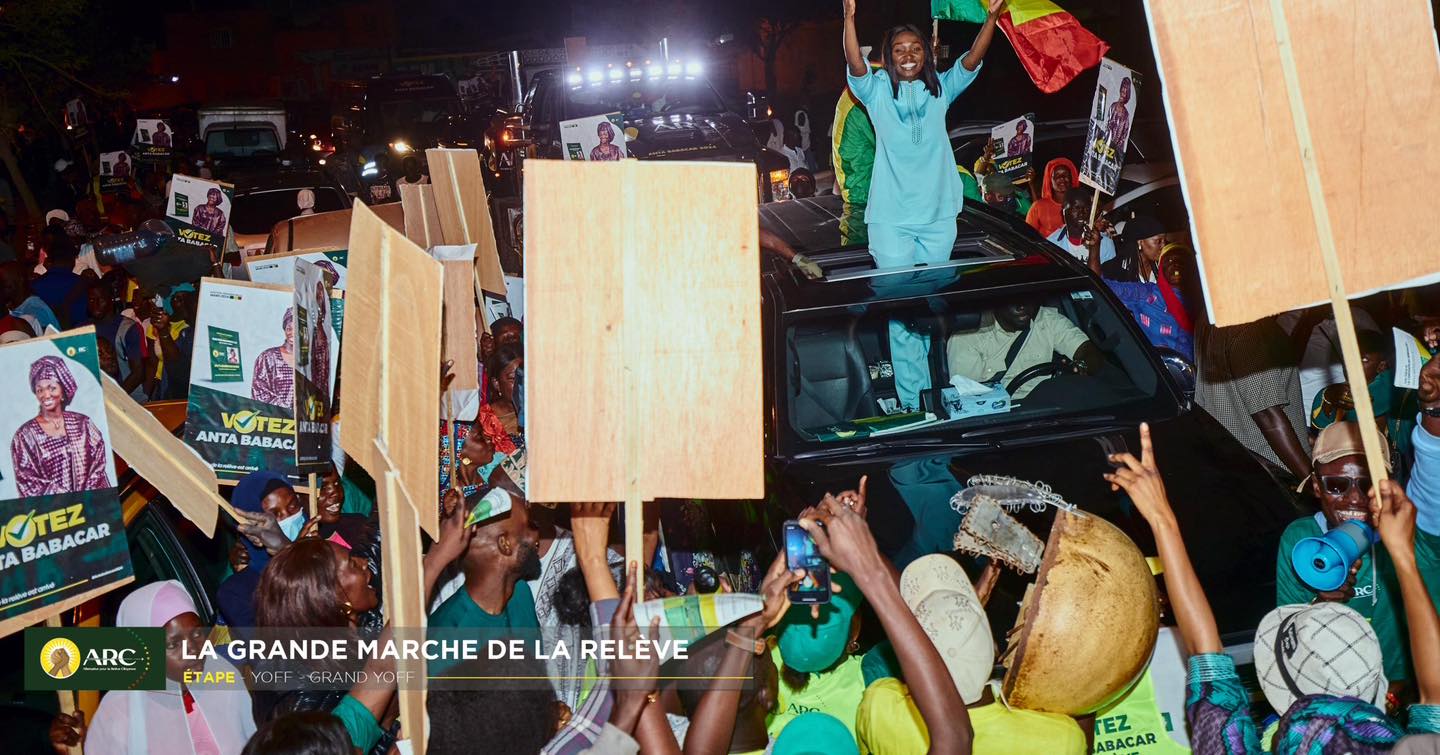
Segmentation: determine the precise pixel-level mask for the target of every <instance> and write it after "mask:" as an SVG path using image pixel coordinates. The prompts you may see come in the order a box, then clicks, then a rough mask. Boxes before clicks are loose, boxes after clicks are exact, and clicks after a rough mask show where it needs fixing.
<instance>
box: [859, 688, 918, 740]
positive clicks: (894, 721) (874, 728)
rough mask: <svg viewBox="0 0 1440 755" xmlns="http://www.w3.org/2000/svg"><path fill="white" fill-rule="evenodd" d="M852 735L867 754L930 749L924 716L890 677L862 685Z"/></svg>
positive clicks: (907, 691) (905, 692)
mask: <svg viewBox="0 0 1440 755" xmlns="http://www.w3.org/2000/svg"><path fill="white" fill-rule="evenodd" d="M855 738H856V739H858V740H860V741H861V742H863V743H864V744H865V752H867V753H870V755H907V754H908V753H915V752H925V751H927V750H929V749H930V737H929V729H927V728H926V726H925V717H924V716H922V715H920V709H919V708H917V707H915V698H913V697H911V696H910V689H909V688H908V687H906V686H905V683H904V682H902V681H900V680H899V679H896V678H895V677H893V676H890V677H886V678H884V679H876V680H875V681H874V682H872V683H871V684H870V686H869V687H866V688H865V696H864V697H862V698H860V708H859V709H858V710H856V711H855Z"/></svg>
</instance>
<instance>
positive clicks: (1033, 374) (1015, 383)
mask: <svg viewBox="0 0 1440 755" xmlns="http://www.w3.org/2000/svg"><path fill="white" fill-rule="evenodd" d="M1073 371H1074V365H1073V363H1072V362H1071V361H1070V359H1069V357H1065V356H1062V355H1060V354H1055V356H1054V357H1053V358H1052V359H1051V360H1050V361H1048V362H1041V363H1040V364H1036V365H1032V366H1030V367H1026V368H1025V369H1023V370H1021V371H1020V374H1019V375H1016V376H1015V377H1014V378H1013V379H1011V381H1010V382H1009V383H1007V384H1006V385H1005V392H1006V393H1008V394H1010V395H1011V396H1014V395H1015V391H1016V390H1018V389H1019V388H1020V386H1022V385H1025V384H1026V383H1028V382H1030V381H1031V380H1034V379H1036V378H1040V377H1047V378H1048V377H1051V376H1054V375H1058V374H1060V373H1062V372H1073Z"/></svg>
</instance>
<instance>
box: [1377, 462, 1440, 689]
mask: <svg viewBox="0 0 1440 755" xmlns="http://www.w3.org/2000/svg"><path fill="white" fill-rule="evenodd" d="M1378 496H1379V500H1378V507H1377V502H1376V501H1374V500H1373V495H1372V503H1371V507H1372V509H1376V511H1375V513H1376V518H1377V520H1378V525H1379V527H1378V529H1379V530H1380V539H1381V541H1382V542H1384V543H1385V550H1387V551H1389V552H1390V560H1391V561H1392V562H1394V564H1395V574H1396V576H1397V577H1398V578H1399V580H1400V595H1401V597H1403V598H1404V600H1405V620H1406V622H1407V623H1408V624H1409V625H1410V655H1411V656H1412V657H1413V658H1414V659H1415V682H1416V687H1418V689H1419V692H1420V702H1421V703H1422V704H1426V705H1433V704H1435V703H1440V617H1437V616H1436V615H1435V604H1434V603H1433V602H1432V601H1431V600H1430V593H1429V591H1427V590H1426V589H1425V579H1424V578H1423V577H1422V576H1421V574H1420V567H1419V565H1418V562H1417V560H1416V558H1415V504H1414V503H1412V502H1411V501H1410V498H1409V496H1407V495H1405V491H1404V489H1402V488H1401V487H1400V483H1397V482H1395V481H1394V480H1383V481H1381V482H1380V485H1379V487H1378Z"/></svg>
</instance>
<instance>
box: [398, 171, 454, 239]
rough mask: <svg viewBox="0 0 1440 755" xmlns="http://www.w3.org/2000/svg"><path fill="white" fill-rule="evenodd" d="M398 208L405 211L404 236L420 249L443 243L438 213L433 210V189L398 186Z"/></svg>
mask: <svg viewBox="0 0 1440 755" xmlns="http://www.w3.org/2000/svg"><path fill="white" fill-rule="evenodd" d="M400 206H401V207H402V208H404V211H405V236H406V238H409V239H410V240H411V241H413V242H415V245H416V246H418V247H420V248H421V249H429V248H430V247H432V246H437V245H439V244H443V243H445V237H444V236H443V235H442V233H441V230H440V213H439V211H438V210H436V209H435V187H434V186H432V185H430V184H400Z"/></svg>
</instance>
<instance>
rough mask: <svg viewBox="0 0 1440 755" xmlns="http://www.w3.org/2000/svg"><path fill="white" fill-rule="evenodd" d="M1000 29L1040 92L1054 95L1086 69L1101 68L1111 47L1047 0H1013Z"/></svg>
mask: <svg viewBox="0 0 1440 755" xmlns="http://www.w3.org/2000/svg"><path fill="white" fill-rule="evenodd" d="M1000 30H1001V31H1003V32H1005V36H1006V37H1009V38H1010V46H1011V47H1014V48H1015V54H1016V55H1018V56H1019V57H1020V63H1021V64H1022V65H1024V66H1025V72H1026V73H1028V74H1030V80H1031V81H1033V82H1035V86H1037V87H1040V91H1042V92H1044V93H1046V94H1054V93H1055V92H1058V91H1060V90H1061V89H1062V88H1064V86H1065V85H1066V84H1069V83H1070V82H1071V81H1073V80H1074V79H1075V77H1076V76H1078V75H1080V72H1081V71H1083V70H1085V69H1087V68H1094V67H1095V66H1097V65H1100V59H1101V58H1103V57H1105V52H1106V51H1107V50H1109V49H1110V45H1107V44H1105V41H1104V40H1102V39H1100V38H1099V37H1097V36H1095V35H1094V34H1091V33H1090V32H1089V31H1088V30H1087V29H1086V28H1085V27H1083V26H1081V25H1080V22H1079V21H1076V20H1075V17H1074V16H1072V15H1070V14H1069V13H1066V12H1065V11H1064V10H1062V9H1061V8H1060V6H1058V5H1056V4H1055V3H1052V2H1048V0H1010V1H1009V2H1007V3H1006V4H1005V10H1004V11H1002V12H1001V13H1000Z"/></svg>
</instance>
